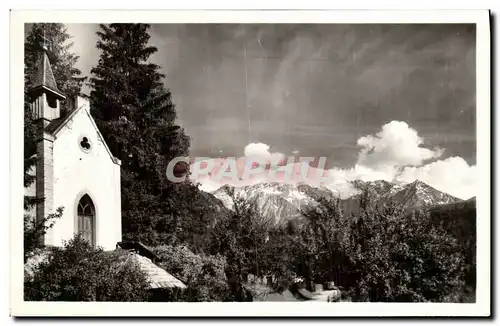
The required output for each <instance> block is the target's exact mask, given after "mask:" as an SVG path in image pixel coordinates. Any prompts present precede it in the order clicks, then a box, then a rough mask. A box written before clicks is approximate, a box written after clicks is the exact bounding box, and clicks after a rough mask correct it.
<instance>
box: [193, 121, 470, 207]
mask: <svg viewBox="0 0 500 326" xmlns="http://www.w3.org/2000/svg"><path fill="white" fill-rule="evenodd" d="M357 144H358V145H359V146H360V147H361V148H360V151H359V153H358V158H357V161H356V163H355V164H354V166H353V167H352V168H350V169H338V168H332V169H329V168H326V169H325V167H324V166H317V163H318V162H317V158H316V160H313V162H309V165H308V167H307V172H306V177H305V179H304V178H302V176H303V174H302V171H304V170H303V169H304V164H305V163H304V162H301V161H299V158H298V157H297V158H296V160H292V161H289V158H287V157H285V155H283V154H282V153H279V152H271V151H270V146H269V145H267V144H264V143H250V144H248V145H247V146H246V147H245V148H244V156H243V157H240V158H237V159H236V164H235V167H236V173H237V175H238V179H236V180H231V179H230V178H226V179H224V178H222V179H221V180H220V181H218V182H214V181H213V180H209V179H210V176H203V178H201V179H200V180H198V181H200V182H202V185H203V186H202V189H203V190H205V191H213V190H215V189H217V188H219V187H220V186H221V183H222V184H223V183H230V184H232V185H234V186H244V185H251V184H255V183H259V182H270V181H278V182H285V183H299V182H306V183H308V184H311V185H315V186H318V185H322V186H326V187H327V188H329V189H330V190H332V191H334V192H335V193H337V194H338V195H339V196H341V197H348V196H351V195H352V194H353V193H355V192H357V189H355V188H354V187H353V186H352V184H351V183H350V181H354V180H362V181H376V180H386V181H389V182H413V181H415V180H417V179H418V180H421V181H423V182H425V183H427V184H429V185H430V186H432V187H434V188H436V189H438V190H440V191H443V192H446V193H448V194H450V195H453V196H456V197H459V198H462V199H467V198H470V197H472V196H474V195H475V194H476V183H475V181H476V166H475V165H472V166H470V165H469V164H467V162H466V161H465V160H464V159H463V158H461V157H449V158H446V159H442V160H439V157H441V156H442V154H443V152H444V150H443V149H440V148H434V149H430V148H426V147H424V139H422V138H421V137H420V136H419V135H418V132H417V131H416V130H415V129H413V128H411V127H410V126H409V125H408V124H407V123H406V122H403V121H391V122H389V123H387V124H385V125H383V126H382V127H381V129H380V131H378V132H377V133H376V134H374V135H366V136H363V137H360V138H359V139H358V141H357ZM297 152H298V151H297ZM212 161H213V162H212V163H211V164H212V166H213V168H212V172H211V173H212V174H215V173H217V172H218V171H220V169H221V168H222V169H224V168H227V165H226V166H225V165H224V164H225V163H224V159H213V160H212ZM249 164H251V165H250V166H252V167H255V166H256V165H262V164H265V171H263V173H261V174H256V175H253V176H252V178H250V179H248V178H246V179H245V178H243V179H244V180H242V179H241V176H242V175H243V173H244V171H245V168H248V166H249ZM286 169H288V170H290V171H292V173H291V174H292V178H291V179H290V178H286V177H285V172H284V170H286ZM272 170H275V171H277V172H276V173H273V174H272V176H273V178H270V177H269V171H272ZM325 177H328V179H325ZM325 180H327V182H326V183H325Z"/></svg>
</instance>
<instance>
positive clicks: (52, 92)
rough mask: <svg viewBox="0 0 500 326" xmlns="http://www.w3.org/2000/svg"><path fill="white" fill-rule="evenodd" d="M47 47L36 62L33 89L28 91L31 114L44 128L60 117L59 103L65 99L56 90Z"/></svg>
mask: <svg viewBox="0 0 500 326" xmlns="http://www.w3.org/2000/svg"><path fill="white" fill-rule="evenodd" d="M47 51H48V50H47V47H46V46H45V45H44V48H43V53H42V56H41V58H40V61H39V62H38V70H37V74H36V78H35V82H34V83H33V87H31V88H30V89H28V96H29V98H30V105H31V112H32V114H33V119H34V120H35V121H37V120H39V119H41V121H42V122H43V126H44V127H46V126H47V125H48V124H49V123H50V121H52V120H54V119H58V118H60V116H61V110H60V102H61V101H62V100H64V99H65V98H66V97H65V96H64V95H63V94H62V93H61V92H60V91H59V89H58V88H57V84H56V80H55V78H54V74H53V73H52V67H51V66H50V62H49V57H48V56H47Z"/></svg>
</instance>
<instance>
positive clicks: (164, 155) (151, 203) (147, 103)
mask: <svg viewBox="0 0 500 326" xmlns="http://www.w3.org/2000/svg"><path fill="white" fill-rule="evenodd" d="M149 27H150V26H149V25H147V24H110V25H100V30H99V31H98V32H97V35H98V36H99V40H98V42H97V48H98V49H99V50H101V55H100V58H99V61H98V64H97V65H96V66H95V67H94V68H93V69H92V71H91V72H92V74H93V76H92V78H91V79H90V83H91V85H92V88H93V90H92V91H91V109H92V114H93V116H94V118H95V120H96V122H97V124H98V126H99V129H100V131H101V133H102V134H103V137H104V138H105V140H106V142H107V144H108V145H109V147H110V148H111V151H112V152H113V154H114V155H115V156H116V157H118V158H119V159H120V160H121V161H122V167H121V171H122V172H121V190H122V191H121V192H122V218H123V233H124V238H127V237H128V235H130V234H133V236H134V237H140V236H141V234H142V235H144V236H145V237H146V238H147V239H141V240H143V241H144V240H146V242H149V243H151V242H153V239H151V237H154V233H155V232H153V231H154V230H160V231H161V232H163V231H165V230H166V229H169V230H170V232H171V231H172V230H171V228H168V227H166V226H165V223H166V221H165V220H166V219H167V216H170V215H171V214H172V211H175V210H174V209H173V208H172V205H173V203H172V201H168V200H164V197H165V196H167V194H168V195H171V192H173V191H176V190H178V189H177V188H179V185H173V186H172V185H169V184H168V180H167V178H166V167H167V164H168V162H169V161H170V160H171V159H172V158H174V157H177V156H185V155H187V152H188V148H189V137H188V136H186V134H185V133H184V130H183V129H182V128H181V127H179V126H178V125H176V123H175V120H176V117H177V114H176V108H175V105H174V104H173V103H172V95H171V93H170V91H169V90H168V89H166V88H165V87H164V86H163V78H164V75H163V74H161V73H160V67H159V66H158V65H156V64H154V63H151V62H150V61H149V58H150V56H151V55H152V54H153V53H155V52H156V51H157V48H156V47H154V46H150V45H148V42H149V38H150V35H149V34H148V29H149ZM170 197H172V196H170ZM165 206H168V207H165ZM165 232H166V231H165ZM148 240H149V241H148Z"/></svg>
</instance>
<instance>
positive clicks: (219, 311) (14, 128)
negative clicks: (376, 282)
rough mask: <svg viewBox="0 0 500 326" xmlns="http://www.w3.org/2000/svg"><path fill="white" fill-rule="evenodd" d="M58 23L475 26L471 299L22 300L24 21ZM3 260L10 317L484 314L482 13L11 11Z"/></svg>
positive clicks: (486, 89)
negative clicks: (6, 236)
mask: <svg viewBox="0 0 500 326" xmlns="http://www.w3.org/2000/svg"><path fill="white" fill-rule="evenodd" d="M42 21H57V22H62V23H110V22H148V23H202V22H203V23H349V24H363V23H475V24H477V25H476V31H477V38H476V46H477V48H476V62H477V64H476V69H477V75H476V76H477V96H476V97H477V105H476V108H477V109H476V110H477V171H478V172H479V175H478V178H479V182H478V188H479V189H478V192H477V216H478V219H477V230H478V231H477V232H478V237H477V253H478V254H477V275H478V277H477V279H478V284H477V296H476V299H477V302H476V303H475V304H445V303H439V304H428V303H427V304H417V303H391V304H385V303H336V304H331V303H317V302H315V303H307V302H301V303H281V302H265V303H258V302H253V303H196V304H195V303H94V302H90V303H66V302H23V300H22V299H23V290H22V289H23V267H22V266H23V258H22V257H23V254H22V238H23V237H22V233H23V231H22V230H23V225H22V219H21V218H19V217H20V216H21V215H22V209H23V201H22V197H23V196H22V194H23V192H24V190H23V187H22V182H21V181H22V176H23V172H22V164H23V163H22V159H21V158H22V150H23V129H22V127H21V126H22V125H23V120H22V110H21V109H20V108H22V106H23V96H22V94H23V93H22V91H21V90H22V89H23V65H24V64H23V44H24V43H23V40H24V37H23V36H24V23H25V22H42ZM10 27H11V31H10V32H11V33H10V55H11V57H10V85H11V91H10V96H11V97H10V98H11V102H10V114H11V120H10V123H11V124H10V131H11V135H10V148H11V152H10V157H11V161H10V169H11V170H10V176H11V178H10V204H11V206H10V207H11V212H10V215H11V216H10V226H11V230H10V231H11V232H10V236H11V238H10V240H11V243H10V249H11V250H10V255H11V256H10V263H11V268H10V272H11V278H10V280H11V283H10V294H11V315H14V316H69V315H71V316H356V317H358V316H359V317H361V316H489V315H490V300H491V298H490V284H491V282H490V250H491V247H490V214H491V211H490V180H491V179H490V138H491V137H490V118H491V116H490V112H491V104H490V30H489V29H490V25H489V12H488V11H486V10H433V11H425V10H416V11H368V10H365V11H356V10H347V11H199V10H197V11H161V10H157V11H124V10H121V11H118V10H79V11H76V10H72V11H11V13H10Z"/></svg>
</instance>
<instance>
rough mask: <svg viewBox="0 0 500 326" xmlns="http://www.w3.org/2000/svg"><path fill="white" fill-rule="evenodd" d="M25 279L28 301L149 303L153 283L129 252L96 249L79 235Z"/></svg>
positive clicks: (56, 251)
mask: <svg viewBox="0 0 500 326" xmlns="http://www.w3.org/2000/svg"><path fill="white" fill-rule="evenodd" d="M31 269H32V274H30V275H28V276H27V277H25V283H24V295H25V300H26V301H145V300H147V299H148V295H149V294H148V288H149V283H148V280H147V277H146V275H145V274H144V273H143V272H142V271H140V270H139V267H138V266H137V265H135V264H134V263H131V262H130V261H129V260H128V253H127V252H120V251H113V252H104V251H103V250H102V249H100V248H99V249H94V248H93V247H92V246H91V245H90V244H89V243H88V242H87V241H86V240H84V239H83V238H82V237H81V236H79V235H77V236H75V237H74V238H73V239H71V240H70V241H68V242H67V243H65V244H64V246H63V247H62V248H57V247H56V248H52V249H51V250H50V252H49V253H48V255H47V257H46V258H45V259H43V260H41V261H40V262H39V263H38V265H37V266H36V267H33V266H31Z"/></svg>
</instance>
